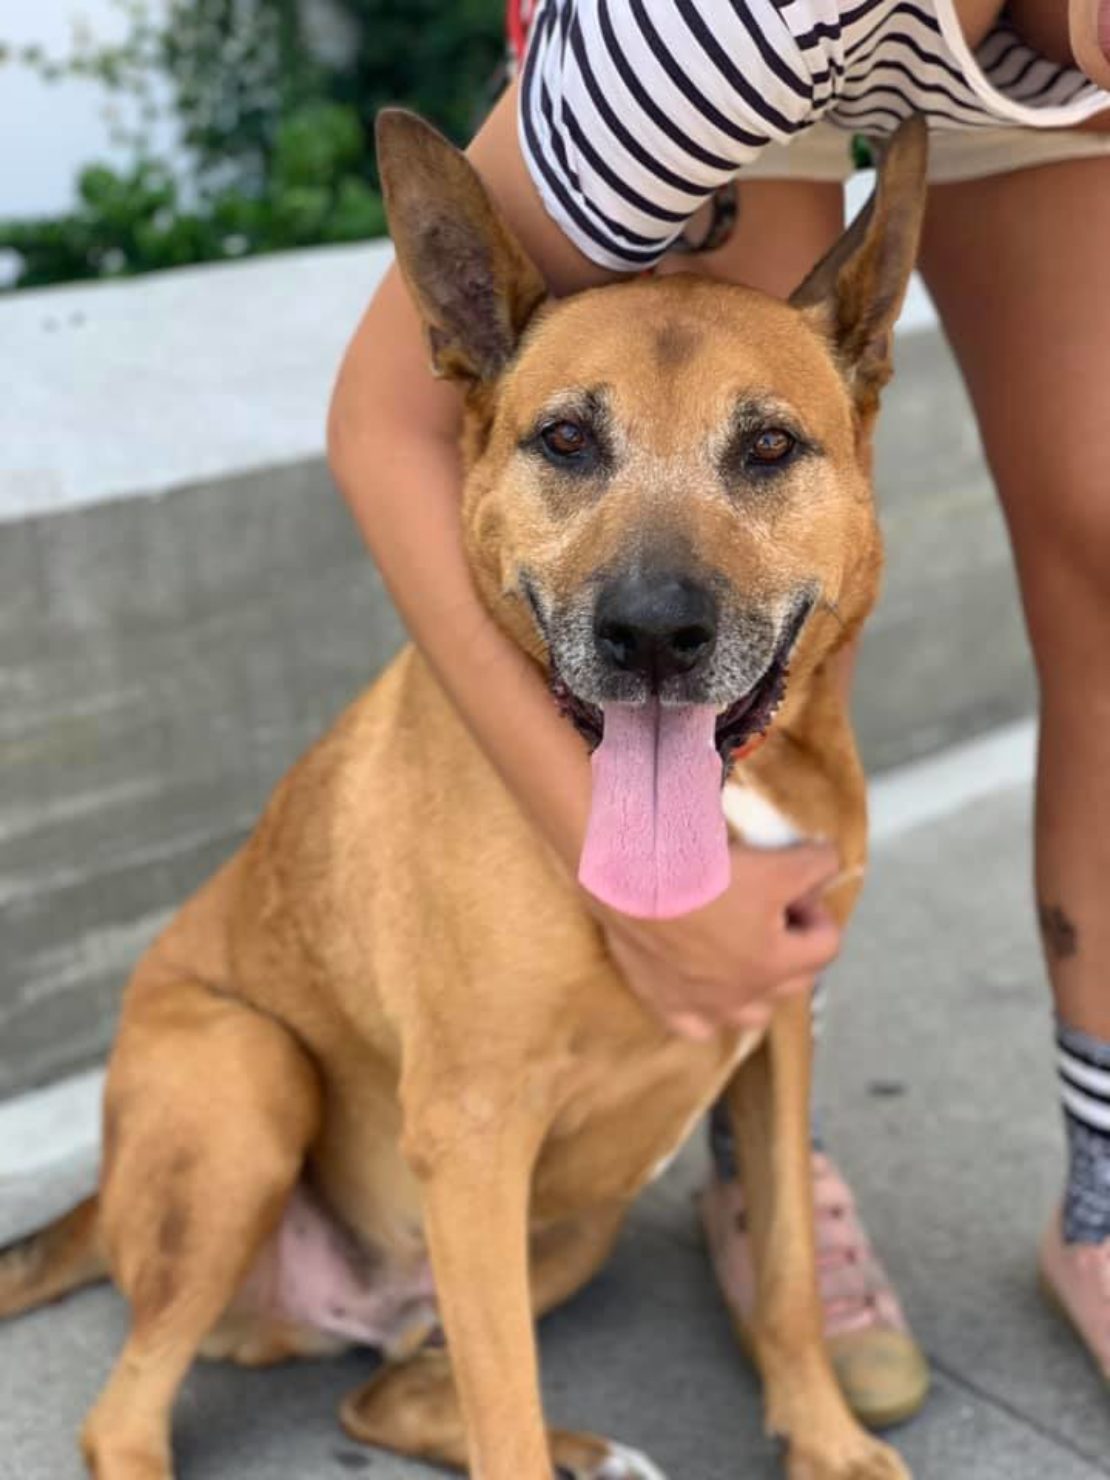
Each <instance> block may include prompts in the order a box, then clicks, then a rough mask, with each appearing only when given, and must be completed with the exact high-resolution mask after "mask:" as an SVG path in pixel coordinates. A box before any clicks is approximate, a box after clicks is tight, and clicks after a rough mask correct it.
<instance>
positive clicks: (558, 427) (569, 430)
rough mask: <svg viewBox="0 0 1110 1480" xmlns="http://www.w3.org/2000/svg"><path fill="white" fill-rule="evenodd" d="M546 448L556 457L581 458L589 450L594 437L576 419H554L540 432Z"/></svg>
mask: <svg viewBox="0 0 1110 1480" xmlns="http://www.w3.org/2000/svg"><path fill="white" fill-rule="evenodd" d="M540 441H541V442H542V443H543V445H544V448H545V449H546V451H548V452H549V453H550V454H551V455H552V457H555V458H560V459H562V458H580V457H581V456H582V454H583V453H585V452H588V451H589V449H590V447H591V445H592V438H591V437H590V434H589V432H588V431H587V430H586V428H585V427H581V426H579V425H578V423H577V422H576V421H553V422H551V423H550V424H549V425H548V426H545V427H544V428H543V429H542V430H541V432H540Z"/></svg>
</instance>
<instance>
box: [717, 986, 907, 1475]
mask: <svg viewBox="0 0 1110 1480" xmlns="http://www.w3.org/2000/svg"><path fill="white" fill-rule="evenodd" d="M811 1057H812V1047H811V1030H810V1008H809V1001H808V999H807V998H805V997H795V998H792V999H790V1000H788V1001H786V1002H784V1003H783V1004H782V1005H781V1006H779V1007H778V1008H777V1009H776V1011H775V1016H774V1018H773V1020H772V1024H771V1028H770V1030H769V1033H768V1036H767V1039H766V1041H765V1042H764V1043H763V1045H762V1046H761V1047H760V1049H759V1051H758V1052H757V1053H756V1054H755V1055H754V1056H753V1057H752V1058H751V1059H749V1060H748V1061H747V1062H746V1063H745V1064H743V1065H742V1066H741V1068H740V1069H739V1070H738V1072H737V1073H736V1075H735V1076H734V1077H733V1079H732V1082H731V1083H730V1085H729V1088H728V1091H727V1094H726V1098H727V1102H728V1107H729V1113H730V1118H731V1120H732V1126H733V1133H734V1135H735V1136H736V1141H737V1144H738V1146H739V1147H740V1165H741V1167H742V1169H743V1178H744V1196H745V1204H746V1207H747V1210H748V1220H749V1229H750V1233H751V1237H752V1248H753V1253H754V1257H755V1272H756V1289H757V1297H756V1310H755V1319H754V1322H753V1330H752V1333H751V1334H752V1340H753V1344H754V1347H755V1353H756V1358H757V1360H758V1363H759V1367H760V1372H761V1374H762V1377H763V1383H764V1393H765V1403H766V1411H767V1426H768V1429H769V1430H770V1431H771V1432H772V1433H774V1434H777V1435H780V1436H781V1437H782V1438H784V1439H785V1440H786V1441H787V1443H788V1445H789V1449H788V1459H787V1469H788V1474H789V1475H790V1477H791V1480H909V1472H908V1471H907V1470H906V1468H905V1466H904V1465H903V1463H902V1461H901V1460H900V1459H899V1457H898V1455H897V1454H896V1453H895V1451H894V1450H893V1449H891V1448H890V1447H889V1446H888V1445H886V1444H882V1443H880V1442H879V1441H878V1440H877V1439H874V1438H872V1437H871V1436H870V1435H869V1434H867V1433H865V1432H864V1430H863V1429H862V1428H861V1427H860V1425H859V1424H858V1423H857V1422H856V1420H855V1418H853V1416H852V1414H851V1413H850V1412H849V1410H848V1406H847V1404H846V1403H845V1401H844V1398H843V1396H842V1395H841V1392H840V1389H839V1387H838V1386H837V1382H836V1378H835V1376H834V1374H833V1370H832V1366H831V1364H830V1362H829V1359H828V1356H827V1354H826V1351H825V1343H824V1333H823V1320H822V1312H821V1302H820V1296H819V1293H818V1283H817V1267H816V1241H815V1235H814V1219H813V1190H812V1182H811V1174H810V1140H809V1136H810V1131H809V1087H810V1060H811Z"/></svg>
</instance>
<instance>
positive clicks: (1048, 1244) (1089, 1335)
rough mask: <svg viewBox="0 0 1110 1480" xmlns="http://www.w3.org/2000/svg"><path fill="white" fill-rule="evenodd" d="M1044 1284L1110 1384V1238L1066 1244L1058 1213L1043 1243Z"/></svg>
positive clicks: (1042, 1268)
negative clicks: (1101, 1240)
mask: <svg viewBox="0 0 1110 1480" xmlns="http://www.w3.org/2000/svg"><path fill="white" fill-rule="evenodd" d="M1040 1267H1041V1284H1042V1287H1043V1289H1044V1292H1045V1294H1046V1295H1047V1297H1048V1299H1049V1300H1050V1301H1051V1303H1052V1304H1053V1305H1055V1306H1056V1308H1057V1309H1058V1310H1059V1311H1060V1313H1061V1314H1062V1315H1063V1316H1064V1317H1065V1319H1066V1320H1067V1321H1069V1322H1070V1324H1071V1325H1072V1327H1073V1328H1074V1330H1075V1333H1076V1335H1077V1336H1078V1337H1079V1339H1080V1341H1081V1342H1082V1343H1083V1345H1084V1346H1085V1347H1086V1348H1087V1350H1088V1352H1090V1354H1091V1357H1092V1358H1093V1360H1094V1362H1095V1364H1096V1365H1097V1367H1098V1369H1099V1371H1100V1372H1101V1373H1102V1375H1103V1377H1104V1378H1106V1379H1107V1380H1108V1381H1110V1239H1107V1240H1106V1241H1105V1242H1104V1243H1101V1244H1068V1243H1065V1242H1064V1235H1063V1231H1062V1229H1061V1226H1060V1215H1059V1213H1057V1214H1056V1215H1055V1216H1054V1217H1053V1219H1052V1222H1051V1223H1050V1224H1049V1225H1048V1228H1047V1230H1046V1232H1045V1236H1044V1239H1043V1240H1042V1242H1041V1257H1040Z"/></svg>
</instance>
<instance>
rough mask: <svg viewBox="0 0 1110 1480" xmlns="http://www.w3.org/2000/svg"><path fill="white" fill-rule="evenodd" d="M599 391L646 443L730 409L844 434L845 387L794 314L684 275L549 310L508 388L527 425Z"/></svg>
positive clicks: (725, 415)
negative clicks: (758, 406)
mask: <svg viewBox="0 0 1110 1480" xmlns="http://www.w3.org/2000/svg"><path fill="white" fill-rule="evenodd" d="M599 388H603V389H604V392H605V398H606V401H607V402H608V404H610V405H611V406H612V408H613V410H614V412H615V413H616V415H617V416H618V417H620V419H621V420H627V421H628V422H629V423H632V424H634V425H635V426H636V428H637V429H638V431H639V432H640V433H641V435H645V436H647V437H648V438H649V439H650V440H651V441H659V442H660V443H667V444H670V445H673V444H674V442H675V440H676V439H678V440H684V439H689V438H694V437H701V436H704V435H706V434H710V433H712V432H713V431H714V430H716V429H719V427H720V426H721V425H723V424H724V423H726V422H727V421H728V420H729V418H730V417H731V416H732V415H733V414H734V411H735V409H736V407H737V405H738V404H739V403H742V402H744V401H745V400H752V401H756V402H758V403H763V402H766V403H769V404H771V405H776V404H777V405H779V406H781V407H782V408H783V409H784V411H786V412H788V413H790V414H792V415H793V416H794V417H795V418H796V419H797V420H799V421H801V422H802V423H803V424H804V425H806V426H807V427H808V429H810V430H811V431H813V432H814V433H815V434H817V435H834V436H835V433H836V431H837V430H838V429H844V430H846V429H847V426H848V422H849V419H850V413H849V400H848V395H847V390H846V387H845V385H844V382H843V380H842V378H841V376H840V375H839V374H838V372H837V370H836V367H835V365H834V363H833V360H832V357H831V355H830V353H829V351H828V349H827V347H826V346H825V345H824V343H823V342H822V341H821V340H820V339H819V337H818V336H817V335H816V334H815V333H814V332H813V331H812V330H811V329H810V328H809V326H808V325H807V324H806V323H805V322H804V320H803V319H802V317H801V315H800V314H798V313H797V312H795V311H794V310H793V309H791V308H790V307H789V306H788V305H787V304H785V303H780V302H778V301H777V300H775V299H772V298H769V297H767V296H766V295H765V294H762V293H757V292H754V291H752V290H750V289H746V288H740V287H736V286H733V285H730V284H721V283H715V282H712V281H710V280H707V279H704V278H698V277H694V276H693V275H690V274H684V275H681V276H675V277H668V278H659V279H644V280H641V281H637V282H633V283H625V284H620V285H618V286H616V287H612V288H602V289H597V290H594V291H592V292H589V293H583V294H581V295H579V296H578V297H576V298H572V299H568V300H566V301H564V302H562V303H559V304H557V305H555V306H554V307H552V308H550V309H549V310H548V311H547V312H546V313H545V314H544V315H543V316H542V319H541V321H540V322H539V324H538V325H537V326H536V328H535V330H534V332H533V333H532V334H531V335H530V336H529V340H528V343H527V344H526V346H525V347H524V350H523V352H522V353H521V355H520V357H519V359H518V361H517V363H516V366H515V367H514V372H513V373H512V375H511V376H510V384H509V385H508V386H507V387H506V389H507V391H508V394H509V398H510V400H511V402H512V403H513V405H514V407H515V408H516V410H517V411H518V413H519V414H520V415H521V417H523V418H525V419H527V418H528V417H529V416H532V415H534V414H535V413H536V412H538V411H542V410H544V409H548V408H550V409H558V406H559V402H560V400H561V398H562V397H563V396H564V395H565V394H566V393H568V392H569V393H571V394H570V395H569V396H568V399H573V393H574V392H575V391H578V390H583V391H584V390H589V391H594V390H597V389H599Z"/></svg>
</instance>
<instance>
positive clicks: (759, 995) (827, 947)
mask: <svg viewBox="0 0 1110 1480" xmlns="http://www.w3.org/2000/svg"><path fill="white" fill-rule="evenodd" d="M729 852H730V856H731V861H732V877H731V881H730V883H729V886H728V888H727V889H726V891H725V893H724V894H722V895H721V897H720V898H719V899H715V900H714V901H713V903H712V904H710V905H707V906H706V907H705V908H704V909H700V910H695V911H694V912H693V913H692V914H689V915H683V916H682V917H681V918H679V919H676V920H634V919H632V918H631V917H629V916H627V915H621V914H618V913H617V912H616V911H614V910H610V909H603V908H602V907H600V906H599V907H598V913H599V914H600V916H601V920H602V925H603V928H604V931H605V937H606V942H607V944H608V946H609V950H610V952H611V954H612V957H613V960H614V961H615V962H616V964H617V966H618V967H619V968H620V970H621V972H622V973H623V975H624V977H625V978H626V980H627V982H628V985H629V986H630V987H631V989H632V991H633V992H635V994H636V995H637V996H638V997H639V998H640V1000H641V1001H643V1002H645V1003H646V1004H647V1005H648V1007H650V1008H651V1009H652V1011H653V1012H654V1013H655V1014H656V1015H657V1016H658V1017H659V1018H661V1019H662V1021H663V1022H664V1023H665V1024H666V1026H667V1027H668V1028H670V1029H671V1031H672V1032H674V1033H678V1034H681V1035H682V1036H684V1037H687V1038H707V1037H708V1036H709V1035H710V1034H711V1033H713V1032H716V1031H717V1030H718V1029H720V1028H724V1027H732V1028H763V1027H766V1025H767V1022H768V1021H769V1019H770V1016H771V1013H772V1011H773V1008H774V1003H775V1001H776V999H778V998H780V997H783V996H785V995H789V994H790V993H793V992H801V991H804V990H806V989H807V988H808V987H809V986H810V985H811V984H812V982H813V978H814V976H815V975H816V974H817V973H818V972H819V971H820V970H821V969H822V968H823V967H825V966H827V965H828V964H829V962H830V961H831V960H832V959H833V958H834V956H835V955H836V953H837V951H838V949H839V947H840V931H839V929H838V927H837V925H836V923H835V921H834V920H833V918H832V916H831V915H830V913H829V911H828V909H827V908H826V907H825V906H824V905H823V904H822V903H821V896H822V894H823V892H824V891H825V890H826V889H828V888H829V886H830V885H832V884H833V883H834V882H835V881H836V880H837V878H838V874H839V863H838V860H837V855H836V852H835V850H834V849H833V847H832V846H831V845H830V844H827V843H803V844H798V845H797V846H796V847H790V848H775V849H762V848H749V847H746V846H744V845H743V844H742V843H735V842H734V843H732V844H731V845H730V849H729Z"/></svg>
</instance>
